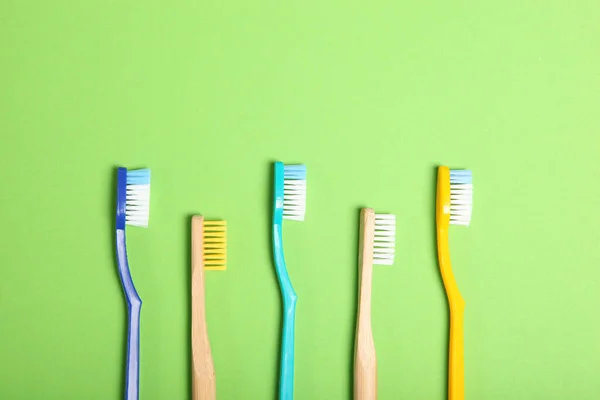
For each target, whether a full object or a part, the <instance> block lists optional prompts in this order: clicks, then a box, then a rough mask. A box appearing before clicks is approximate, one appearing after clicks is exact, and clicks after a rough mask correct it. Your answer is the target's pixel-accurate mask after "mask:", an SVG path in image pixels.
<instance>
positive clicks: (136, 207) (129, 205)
mask: <svg viewBox="0 0 600 400" xmlns="http://www.w3.org/2000/svg"><path fill="white" fill-rule="evenodd" d="M149 215H150V184H144V185H136V184H131V185H130V184H128V185H127V198H126V203H125V223H126V224H127V225H133V226H141V227H144V228H146V227H148V217H149Z"/></svg>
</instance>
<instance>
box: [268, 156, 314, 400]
mask: <svg viewBox="0 0 600 400" xmlns="http://www.w3.org/2000/svg"><path fill="white" fill-rule="evenodd" d="M274 176H275V182H274V188H273V193H274V196H273V197H274V199H273V203H274V204H273V257H274V260H275V270H276V271H277V278H278V280H279V286H280V289H281V297H282V299H283V328H282V333H281V335H282V337H281V361H280V372H279V400H292V399H293V398H294V329H295V327H294V325H295V319H296V301H297V300H298V296H297V295H296V292H295V291H294V288H293V287H292V282H291V281H290V277H289V275H288V273H287V268H286V265H285V259H284V256H283V235H282V228H283V220H284V219H291V220H296V221H304V214H305V213H306V166H305V165H284V164H283V163H281V162H276V163H275V174H274Z"/></svg>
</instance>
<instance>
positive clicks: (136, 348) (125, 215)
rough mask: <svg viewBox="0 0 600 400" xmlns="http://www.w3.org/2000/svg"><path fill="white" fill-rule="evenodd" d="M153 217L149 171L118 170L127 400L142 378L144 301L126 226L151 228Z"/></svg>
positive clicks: (132, 398) (134, 396)
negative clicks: (130, 259) (131, 264)
mask: <svg viewBox="0 0 600 400" xmlns="http://www.w3.org/2000/svg"><path fill="white" fill-rule="evenodd" d="M149 214H150V170H149V169H139V170H127V169H126V168H118V170H117V212H116V225H115V227H116V244H117V262H118V266H119V276H120V277H121V284H122V285H123V291H124V292H125V298H126V300H127V311H128V313H127V318H128V322H127V326H128V329H127V365H126V366H125V400H137V398H138V396H139V378H140V310H141V308H142V299H140V296H139V295H138V293H137V291H136V290H135V286H134V285H133V280H132V279H131V272H130V271H129V263H128V262H127V242H126V240H125V225H133V226H141V227H144V228H146V227H148V217H149Z"/></svg>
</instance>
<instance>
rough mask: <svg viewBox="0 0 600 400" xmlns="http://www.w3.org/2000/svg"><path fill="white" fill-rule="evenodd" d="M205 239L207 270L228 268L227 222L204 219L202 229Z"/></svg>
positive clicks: (205, 266) (204, 253)
mask: <svg viewBox="0 0 600 400" xmlns="http://www.w3.org/2000/svg"><path fill="white" fill-rule="evenodd" d="M202 235H203V239H204V245H203V246H202V247H203V260H204V269H205V270H207V271H210V270H213V271H224V270H226V269H227V222H226V221H206V220H205V221H204V227H203V229H202Z"/></svg>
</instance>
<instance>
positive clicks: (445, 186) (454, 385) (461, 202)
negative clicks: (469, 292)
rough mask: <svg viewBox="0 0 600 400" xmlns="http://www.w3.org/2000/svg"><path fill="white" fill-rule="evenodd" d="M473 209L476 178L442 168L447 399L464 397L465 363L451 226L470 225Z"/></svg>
mask: <svg viewBox="0 0 600 400" xmlns="http://www.w3.org/2000/svg"><path fill="white" fill-rule="evenodd" d="M472 209H473V177H472V174H471V171H469V170H450V169H449V168H448V167H443V166H442V167H439V169H438V180H437V200H436V225H437V245H438V260H439V264H440V272H441V274H442V280H443V281H444V287H445V289H446V296H447V297H448V306H449V308H450V339H449V349H448V400H464V398H465V371H464V368H465V365H464V336H463V318H464V311H465V301H464V300H463V298H462V296H461V294H460V291H459V290H458V286H457V284H456V280H455V279H454V274H453V273H452V264H451V263H450V250H449V243H448V228H449V225H450V224H453V225H469V223H470V222H471V211H472Z"/></svg>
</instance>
